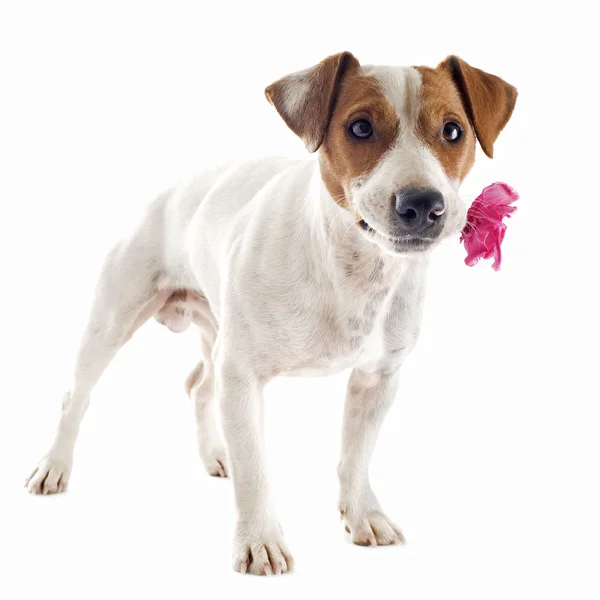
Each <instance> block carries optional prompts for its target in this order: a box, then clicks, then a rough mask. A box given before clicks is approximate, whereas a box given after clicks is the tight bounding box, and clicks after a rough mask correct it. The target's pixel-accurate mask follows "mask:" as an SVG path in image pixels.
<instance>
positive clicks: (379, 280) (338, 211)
mask: <svg viewBox="0 0 600 600" xmlns="http://www.w3.org/2000/svg"><path fill="white" fill-rule="evenodd" d="M316 171H317V172H316V173H315V180H314V184H315V187H313V190H315V192H317V190H318V193H314V194H311V201H313V203H314V205H313V206H312V207H311V212H312V214H311V215H310V217H309V218H310V219H311V225H312V228H313V241H314V243H315V244H317V245H318V247H319V248H320V249H321V252H322V260H324V261H326V263H327V266H328V271H329V272H330V274H331V277H332V278H333V281H334V282H335V283H336V287H340V289H346V290H347V291H349V292H350V291H351V290H352V289H362V290H364V291H368V290H372V291H374V292H376V290H377V289H378V288H381V289H383V288H386V289H389V290H390V291H391V290H393V289H395V288H397V287H398V286H399V285H400V284H401V282H402V280H403V279H404V277H405V276H407V275H408V274H409V273H410V272H412V271H414V270H418V271H420V272H422V271H423V270H424V269H425V268H426V266H427V262H428V254H429V253H420V254H412V255H408V254H407V255H399V254H391V253H389V252H386V251H384V250H383V249H381V248H380V247H379V246H378V245H377V244H376V243H374V242H373V241H371V240H369V238H368V234H367V235H365V234H364V233H363V231H362V230H361V229H360V228H359V226H358V225H357V224H356V221H355V219H354V217H353V215H352V213H351V211H349V210H348V209H347V208H345V207H344V206H342V205H341V204H340V203H338V202H336V199H335V198H333V196H332V195H331V194H330V192H329V191H328V188H327V186H326V185H325V184H324V182H323V180H322V178H321V173H320V171H319V169H317V170H316Z"/></svg>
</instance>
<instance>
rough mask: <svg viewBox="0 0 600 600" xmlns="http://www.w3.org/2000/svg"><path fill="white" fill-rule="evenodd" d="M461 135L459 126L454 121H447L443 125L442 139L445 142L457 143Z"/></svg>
mask: <svg viewBox="0 0 600 600" xmlns="http://www.w3.org/2000/svg"><path fill="white" fill-rule="evenodd" d="M462 133H463V132H462V129H461V128H460V125H459V124H458V123H455V122H454V121H448V123H446V124H445V125H444V129H442V137H443V138H444V139H445V140H446V141H447V142H451V143H455V142H458V140H460V138H461V137H462Z"/></svg>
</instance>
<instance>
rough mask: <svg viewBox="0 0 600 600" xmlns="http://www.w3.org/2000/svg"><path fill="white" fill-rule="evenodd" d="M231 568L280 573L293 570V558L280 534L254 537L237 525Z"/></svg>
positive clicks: (252, 572)
mask: <svg viewBox="0 0 600 600" xmlns="http://www.w3.org/2000/svg"><path fill="white" fill-rule="evenodd" d="M277 529H279V527H278V526H277ZM233 568H234V569H235V570H236V571H238V572H239V573H250V574H252V575H281V574H283V573H289V572H290V571H292V570H293V568H294V560H293V559H292V555H291V554H290V551H289V550H288V549H287V546H286V545H285V542H284V541H283V536H282V535H279V534H274V535H261V536H256V537H255V536H253V535H248V534H247V533H246V532H245V531H244V529H243V528H240V527H238V534H237V535H236V539H235V546H234V550H233Z"/></svg>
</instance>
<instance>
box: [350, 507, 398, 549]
mask: <svg viewBox="0 0 600 600" xmlns="http://www.w3.org/2000/svg"><path fill="white" fill-rule="evenodd" d="M341 513H342V519H343V520H344V521H345V525H346V531H347V532H348V533H349V534H350V536H351V539H352V543H354V544H357V545H359V546H390V545H392V544H404V543H405V542H406V540H405V539H404V535H403V534H402V531H401V530H400V528H399V527H398V526H397V525H396V524H395V523H394V522H393V521H392V520H391V519H390V518H389V517H387V516H386V515H385V514H384V513H382V512H381V511H375V510H373V511H370V512H368V513H366V514H363V515H351V513H350V512H349V511H347V510H343V509H342V510H341Z"/></svg>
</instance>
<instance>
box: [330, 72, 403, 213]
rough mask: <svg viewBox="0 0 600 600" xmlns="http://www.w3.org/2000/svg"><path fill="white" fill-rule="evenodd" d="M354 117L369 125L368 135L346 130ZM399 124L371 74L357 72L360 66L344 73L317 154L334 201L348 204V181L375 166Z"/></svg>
mask: <svg viewBox="0 0 600 600" xmlns="http://www.w3.org/2000/svg"><path fill="white" fill-rule="evenodd" d="M358 119H365V120H367V121H369V123H371V125H372V126H373V135H372V136H371V137H370V138H368V139H365V140H360V139H356V138H354V137H352V135H351V134H350V131H349V129H350V125H351V123H352V122H354V121H356V120H358ZM399 125H400V123H399V120H398V115H397V113H396V110H395V109H394V107H393V106H392V105H391V103H390V102H389V100H388V99H387V98H386V97H385V95H384V93H383V90H382V89H381V87H380V85H379V82H378V81H377V79H375V77H372V76H368V75H363V74H361V72H360V69H355V70H353V71H352V72H350V73H348V74H347V75H346V77H345V78H344V80H343V81H342V83H341V85H340V90H339V93H338V98H337V103H336V105H335V110H334V111H333V115H332V117H331V122H330V124H329V128H328V130H327V134H326V136H325V140H324V141H323V146H322V149H321V156H320V161H321V173H322V176H323V181H324V182H325V185H326V187H327V189H328V191H329V193H330V194H331V195H332V196H333V198H334V199H335V201H336V202H337V203H338V204H340V205H341V206H344V207H348V206H349V204H350V202H349V199H348V198H347V194H346V192H347V191H348V187H349V185H350V183H352V182H357V181H360V179H361V178H362V177H365V176H366V175H368V174H369V173H370V172H371V171H372V170H373V169H374V168H375V167H376V166H377V164H378V163H379V161H380V160H381V157H382V156H383V154H385V152H387V151H388V150H389V149H390V148H391V147H392V145H393V143H394V141H395V139H396V137H397V135H398V128H399Z"/></svg>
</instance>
